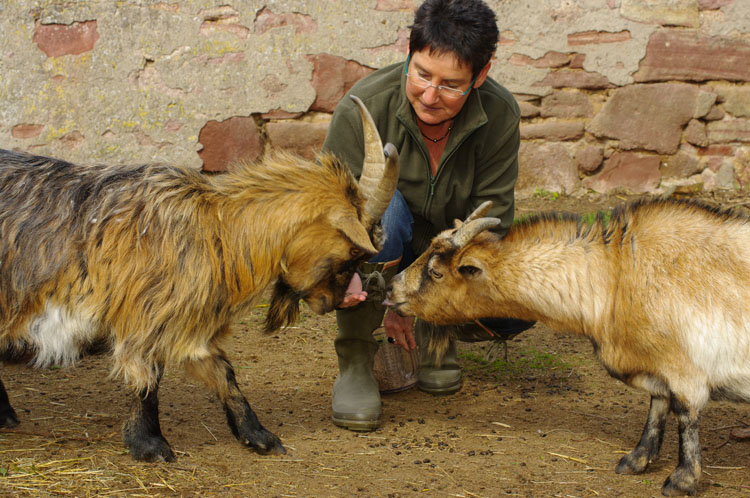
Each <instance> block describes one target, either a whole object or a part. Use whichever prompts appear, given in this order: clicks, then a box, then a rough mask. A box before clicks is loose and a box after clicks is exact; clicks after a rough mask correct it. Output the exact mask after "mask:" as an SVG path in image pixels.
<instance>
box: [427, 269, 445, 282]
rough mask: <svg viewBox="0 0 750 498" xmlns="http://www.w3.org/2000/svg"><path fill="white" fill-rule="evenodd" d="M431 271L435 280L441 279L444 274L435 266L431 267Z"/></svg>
mask: <svg viewBox="0 0 750 498" xmlns="http://www.w3.org/2000/svg"><path fill="white" fill-rule="evenodd" d="M429 272H430V276H431V277H432V278H434V279H435V280H439V279H441V278H443V274H442V273H440V272H439V271H437V270H435V269H434V268H430V270H429Z"/></svg>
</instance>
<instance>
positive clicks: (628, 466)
mask: <svg viewBox="0 0 750 498" xmlns="http://www.w3.org/2000/svg"><path fill="white" fill-rule="evenodd" d="M646 467H648V459H647V458H646V456H645V455H639V454H638V450H633V451H632V452H630V453H629V454H628V455H625V456H624V457H622V458H621V459H620V462H619V463H618V464H617V467H615V472H617V473H618V474H625V475H634V474H642V473H643V472H644V471H645V470H646Z"/></svg>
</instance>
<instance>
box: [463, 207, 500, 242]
mask: <svg viewBox="0 0 750 498" xmlns="http://www.w3.org/2000/svg"><path fill="white" fill-rule="evenodd" d="M479 209H481V206H480V208H479ZM475 213H476V211H475ZM473 214H474V213H472V215H473ZM469 218H471V216H469ZM469 218H467V219H466V222H465V223H464V224H463V225H461V226H460V227H458V228H457V229H456V233H455V234H453V238H452V241H453V243H454V244H455V245H456V247H463V246H465V245H466V244H468V243H469V241H471V239H473V238H474V237H475V236H476V235H477V234H478V233H480V232H484V231H485V230H490V229H492V228H495V227H496V226H499V225H500V223H502V222H501V221H500V220H499V219H498V218H474V219H469Z"/></svg>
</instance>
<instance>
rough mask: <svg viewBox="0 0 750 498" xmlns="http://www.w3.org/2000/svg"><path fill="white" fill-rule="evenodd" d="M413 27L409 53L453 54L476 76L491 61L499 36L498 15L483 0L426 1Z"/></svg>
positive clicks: (416, 16)
mask: <svg viewBox="0 0 750 498" xmlns="http://www.w3.org/2000/svg"><path fill="white" fill-rule="evenodd" d="M410 28H411V35H410V37H409V52H411V53H414V52H419V51H420V50H423V49H425V48H427V47H429V48H430V52H452V53H454V54H456V56H457V57H458V60H459V61H461V62H462V63H463V64H469V65H470V66H471V72H472V75H473V76H476V75H477V74H479V71H481V70H482V68H483V67H484V66H485V65H486V64H487V63H488V62H489V61H490V58H491V57H492V54H493V53H495V48H496V47H497V39H498V37H499V31H498V29H497V21H496V17H495V12H493V10H492V9H491V8H490V7H489V6H488V5H487V4H486V3H484V2H483V1H482V0H425V2H424V3H423V4H422V5H420V6H419V8H418V9H417V12H416V14H415V15H414V24H412V25H411V26H410Z"/></svg>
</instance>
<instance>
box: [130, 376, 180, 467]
mask: <svg viewBox="0 0 750 498" xmlns="http://www.w3.org/2000/svg"><path fill="white" fill-rule="evenodd" d="M162 372H163V369H162V367H159V375H158V379H161V374H162ZM158 390H159V384H158V380H157V384H156V385H155V386H154V387H153V388H151V389H144V390H142V391H140V392H138V393H136V395H135V397H134V399H133V403H132V405H131V408H130V415H129V418H128V421H127V422H125V425H124V426H123V428H122V435H123V439H124V440H125V447H127V448H128V449H129V450H130V456H132V457H133V458H134V459H135V460H142V461H146V462H173V461H174V460H175V455H174V453H173V452H172V448H170V447H169V443H168V442H167V440H166V439H165V438H164V436H163V435H162V433H161V427H160V425H159V397H158Z"/></svg>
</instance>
